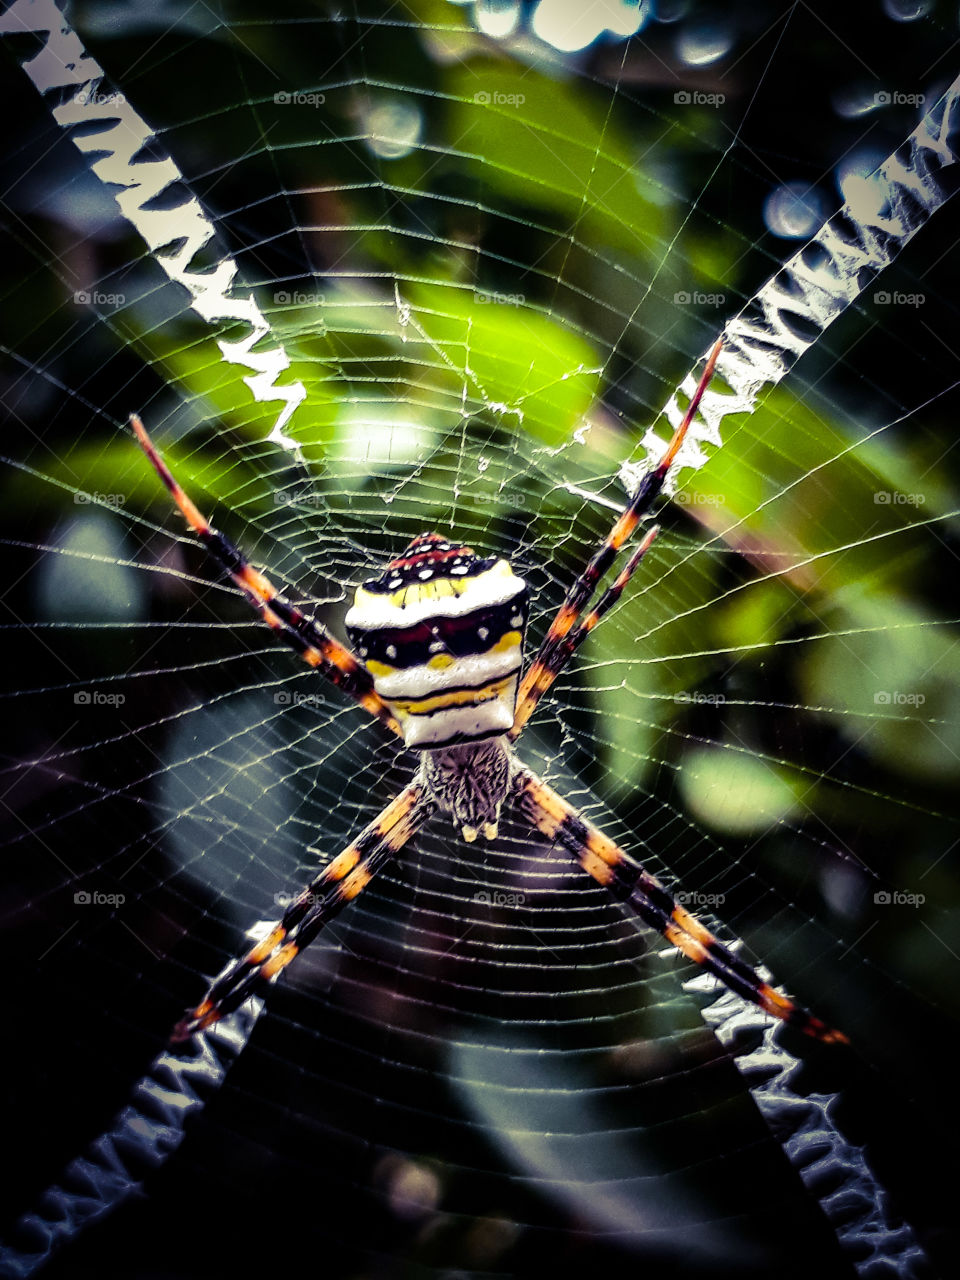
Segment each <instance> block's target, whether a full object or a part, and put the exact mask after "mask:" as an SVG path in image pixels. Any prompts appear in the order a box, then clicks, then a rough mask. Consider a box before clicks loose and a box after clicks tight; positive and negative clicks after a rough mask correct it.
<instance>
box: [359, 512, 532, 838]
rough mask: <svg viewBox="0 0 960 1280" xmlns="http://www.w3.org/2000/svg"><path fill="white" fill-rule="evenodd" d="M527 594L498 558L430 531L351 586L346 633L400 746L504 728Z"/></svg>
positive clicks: (448, 741) (435, 746) (432, 747)
mask: <svg viewBox="0 0 960 1280" xmlns="http://www.w3.org/2000/svg"><path fill="white" fill-rule="evenodd" d="M529 595H530V593H529V589H528V587H527V584H526V582H524V580H523V579H522V578H518V577H517V576H516V574H515V573H514V572H513V570H512V569H511V567H510V565H509V563H508V562H507V561H506V560H499V559H497V558H496V557H490V558H489V559H482V558H480V557H479V556H477V555H476V553H475V552H474V551H473V550H472V549H471V548H470V547H461V546H456V545H454V544H453V543H450V542H448V541H447V540H446V539H445V538H443V537H442V536H441V535H440V534H438V533H422V534H420V535H419V537H417V538H415V539H414V540H413V542H411V543H410V545H409V547H407V549H406V551H404V553H403V555H402V556H400V557H399V558H398V559H396V560H391V561H390V563H389V564H388V565H387V567H386V568H385V569H384V571H383V573H382V574H381V576H380V577H379V578H371V579H369V580H368V581H367V582H364V584H363V585H362V586H361V587H360V588H358V590H357V596H356V602H355V604H354V606H353V608H352V609H351V610H350V612H349V613H348V614H347V617H346V628H347V635H348V636H349V637H350V640H351V642H352V644H353V645H354V647H355V649H356V652H357V654H358V656H359V657H360V659H361V660H362V662H363V664H364V666H365V667H366V668H367V670H368V671H369V672H370V674H371V676H372V677H373V686H374V688H375V689H376V691H377V693H378V694H380V696H381V697H382V698H383V700H384V702H385V703H386V704H387V706H388V707H389V708H390V710H391V711H392V712H393V714H394V715H395V716H396V718H397V721H398V723H399V724H400V728H401V731H402V733H403V740H404V742H405V743H406V745H407V746H408V747H415V748H417V749H419V750H426V751H436V750H439V749H440V748H444V747H450V746H453V745H455V744H458V743H470V742H479V741H481V740H483V739H485V738H492V737H496V736H498V735H500V734H504V733H506V732H507V730H508V729H510V728H511V726H512V725H513V718H514V709H515V707H516V701H517V681H518V679H519V675H520V665H521V662H522V660H523V638H524V632H525V631H526V625H527V610H528V604H529ZM443 807H444V808H446V807H447V806H446V805H444V806H443ZM482 820H483V821H485V820H486V819H482ZM468 825H471V826H472V825H475V824H473V823H470V824H468Z"/></svg>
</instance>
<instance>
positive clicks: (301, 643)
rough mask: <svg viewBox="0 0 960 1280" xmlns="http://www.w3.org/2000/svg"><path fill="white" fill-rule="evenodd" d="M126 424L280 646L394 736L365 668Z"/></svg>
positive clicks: (139, 429) (139, 428) (134, 420)
mask: <svg viewBox="0 0 960 1280" xmlns="http://www.w3.org/2000/svg"><path fill="white" fill-rule="evenodd" d="M130 425H131V427H132V428H133V433H134V435H135V436H136V438H137V440H138V442H139V444H140V447H141V448H142V449H143V451H144V453H145V454H146V455H147V457H148V458H149V460H150V462H151V463H152V464H153V467H154V470H155V471H156V473H157V475H158V476H159V477H160V479H161V480H162V481H163V483H164V484H165V485H166V487H167V489H168V490H169V492H170V496H171V497H172V498H173V501H174V502H175V503H176V505H177V506H178V507H179V509H180V511H181V513H182V514H183V517H184V519H185V520H186V522H187V524H188V525H189V526H190V528H191V529H192V530H193V531H194V533H196V535H197V537H198V538H199V539H200V541H201V542H202V543H203V545H204V546H205V547H206V548H207V550H208V551H209V552H210V553H211V555H212V556H213V557H214V559H215V560H216V561H217V562H218V563H219V564H220V565H221V566H222V567H223V569H225V570H226V572H227V573H228V574H229V575H230V577H231V578H232V579H233V581H234V582H235V583H236V585H237V586H238V587H239V588H240V590H241V591H242V592H243V594H244V595H245V596H246V597H247V599H248V600H249V601H250V603H251V604H252V605H253V606H254V608H255V609H257V610H258V611H259V613H260V616H261V617H262V618H263V620H264V622H265V623H266V624H267V626H269V627H271V628H272V629H273V630H274V631H275V632H276V633H277V635H278V636H279V638H280V639H281V640H282V641H283V642H284V644H287V645H289V646H290V648H291V649H293V650H295V651H296V652H297V653H298V654H299V655H300V657H301V658H303V660H304V662H306V663H307V664H308V665H309V666H311V667H315V668H316V669H317V671H319V672H320V674H321V675H323V676H326V678H327V679H328V680H329V681H331V683H332V684H335V685H336V686H337V688H338V689H342V690H343V692H344V693H346V694H347V695H348V696H349V697H351V698H353V699H354V700H355V701H356V702H359V703H360V705H361V706H362V707H364V708H366V710H367V711H369V712H370V714H371V715H373V716H376V717H377V718H378V719H379V720H381V721H382V722H383V723H384V724H385V725H386V726H387V727H388V728H389V729H392V730H393V732H394V733H397V734H399V733H400V726H399V724H398V723H397V721H396V719H395V718H394V716H393V714H392V713H391V711H390V709H389V707H388V706H387V704H386V703H385V702H384V700H383V699H382V698H381V697H380V695H379V694H378V693H377V692H376V690H375V689H374V687H373V677H372V676H371V675H370V673H369V671H367V669H366V667H364V665H363V664H362V663H361V662H360V661H358V659H357V658H355V657H354V655H353V654H352V653H351V652H350V650H349V649H348V648H347V647H346V646H345V645H343V644H341V643H340V641H339V640H337V639H335V638H334V637H333V636H332V635H331V634H330V632H329V631H328V630H327V629H326V627H325V626H324V625H323V624H322V623H321V622H317V621H316V619H315V618H311V617H309V615H307V614H305V613H303V612H302V610H300V609H298V608H297V606H296V605H294V604H291V603H290V602H289V601H288V600H285V599H284V597H283V596H282V595H280V593H279V592H278V591H277V589H276V588H275V587H274V586H273V584H272V583H271V582H270V581H269V579H268V578H266V577H265V576H264V574H262V573H261V572H260V571H259V570H258V569H255V568H254V567H253V566H252V565H250V564H249V563H248V562H247V560H246V559H245V558H244V556H243V554H242V552H240V551H239V550H238V548H237V547H235V546H234V545H233V543H232V542H231V541H230V540H229V538H226V537H225V536H224V535H223V534H222V533H220V532H219V531H218V530H217V529H214V527H213V526H212V525H211V524H210V522H209V521H208V520H207V519H206V518H205V517H204V516H203V515H202V514H201V512H200V511H199V510H198V509H197V507H196V506H195V505H194V503H193V502H192V501H191V500H190V498H188V497H187V495H186V494H185V493H184V491H183V490H182V489H181V488H180V486H179V484H177V482H176V480H175V479H174V478H173V474H172V473H171V471H170V468H169V467H168V466H167V464H166V463H165V462H164V461H163V459H162V458H161V457H160V454H159V453H158V452H157V449H156V446H155V445H154V443H153V441H152V440H151V439H150V437H149V435H148V434H147V431H146V428H145V427H144V425H143V423H142V422H141V421H140V419H139V418H138V417H137V415H136V414H134V415H133V416H132V417H131V419H130Z"/></svg>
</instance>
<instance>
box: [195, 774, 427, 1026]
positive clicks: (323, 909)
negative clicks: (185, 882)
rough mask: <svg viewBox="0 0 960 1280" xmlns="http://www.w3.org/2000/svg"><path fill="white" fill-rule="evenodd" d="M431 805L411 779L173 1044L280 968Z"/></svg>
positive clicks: (228, 974)
mask: <svg viewBox="0 0 960 1280" xmlns="http://www.w3.org/2000/svg"><path fill="white" fill-rule="evenodd" d="M435 807H436V806H435V805H434V804H433V802H432V801H430V800H427V799H424V797H423V790H422V788H421V786H420V784H419V783H411V784H410V786H408V787H406V788H404V790H403V791H401V792H400V794H399V795H398V796H397V797H396V799H394V800H392V801H391V802H390V804H388V805H387V807H386V808H385V809H384V810H383V812H382V813H381V814H380V815H379V816H378V817H377V818H375V819H374V821H373V822H371V823H370V825H369V826H368V827H365V828H364V830H363V831H362V832H361V833H360V835H359V836H358V837H357V838H356V840H354V841H353V843H352V844H349V845H348V846H347V847H346V849H344V850H343V852H342V853H340V854H338V855H337V857H336V858H334V859H333V861H332V862H331V863H330V864H329V866H327V867H325V868H324V870H323V871H321V872H320V874H319V875H318V876H317V877H316V878H315V879H314V880H312V881H311V883H310V884H308V885H307V887H306V888H305V889H304V890H303V891H302V892H301V893H299V894H298V895H297V897H296V898H295V899H294V901H293V902H291V904H290V906H289V907H287V909H286V911H285V912H284V913H283V918H282V919H281V920H280V921H279V923H277V924H275V925H274V926H273V928H272V929H271V930H270V932H269V933H268V934H267V936H266V937H265V938H264V939H263V940H262V941H261V942H258V943H257V945H256V946H255V947H253V948H251V950H250V951H248V952H247V954H246V955H245V956H243V957H242V958H241V959H240V960H237V961H235V962H234V963H233V964H232V965H231V966H230V967H229V969H227V970H226V971H225V972H224V973H223V974H221V976H220V977H219V978H217V979H216V981H215V982H214V983H213V984H212V985H211V987H210V990H209V991H208V992H207V994H206V996H205V997H204V998H203V1000H202V1001H201V1002H200V1004H198V1005H197V1007H196V1008H195V1009H191V1010H188V1012H187V1013H186V1014H185V1015H184V1016H183V1017H182V1018H181V1019H180V1021H179V1022H178V1023H177V1025H176V1026H175V1027H174V1029H173V1032H172V1034H171V1036H170V1039H171V1041H172V1042H173V1043H178V1042H180V1041H183V1040H187V1039H189V1037H190V1036H192V1035H193V1034H194V1033H195V1032H197V1031H203V1030H204V1029H205V1028H207V1027H209V1026H212V1025H213V1023H215V1022H219V1021H220V1019H221V1018H224V1017H226V1015H227V1014H228V1013H232V1012H233V1011H234V1009H238V1008H239V1007H240V1005H241V1004H243V1002H244V1000H246V999H247V997H248V996H251V995H254V994H255V993H256V992H257V990H258V988H260V987H261V986H262V985H263V984H264V983H266V982H270V981H271V980H272V979H273V978H275V977H276V976H277V974H279V973H280V971H281V970H282V969H285V968H286V967H287V965H288V964H289V963H290V962H291V960H293V959H295V958H296V956H297V955H299V953H300V952H301V951H302V950H303V949H304V947H306V946H308V945H309V944H310V943H311V942H312V941H313V939H314V938H315V937H316V936H317V934H318V933H319V932H320V930H321V929H322V928H323V927H324V925H325V924H327V922H328V921H330V920H332V919H333V918H334V917H335V916H337V915H339V913H340V912H341V911H342V910H343V908H344V907H346V906H347V905H348V904H349V903H351V902H352V901H353V899H354V898H355V897H356V896H357V895H358V894H359V893H360V892H361V891H362V890H363V889H365V888H366V887H367V885H368V884H369V883H370V881H371V880H372V879H373V877H374V876H375V875H376V873H377V872H378V871H379V870H381V868H382V867H384V866H385V865H386V863H387V862H389V861H390V859H391V858H392V857H393V856H394V854H395V853H396V852H397V851H398V850H399V849H400V848H401V847H402V846H403V845H404V844H406V842H407V841H408V840H409V839H410V837H411V836H412V835H414V834H415V833H416V832H417V831H418V830H419V828H420V827H421V826H422V824H423V822H424V821H425V820H426V818H427V817H428V816H429V815H430V814H431V813H432V812H433V810H434V809H435Z"/></svg>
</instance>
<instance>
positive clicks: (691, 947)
mask: <svg viewBox="0 0 960 1280" xmlns="http://www.w3.org/2000/svg"><path fill="white" fill-rule="evenodd" d="M514 785H515V796H516V803H517V806H518V808H519V810H520V812H521V813H522V814H523V816H524V817H525V818H526V819H527V821H528V822H530V823H531V824H532V825H533V826H534V827H536V828H537V830H538V831H540V832H542V833H543V835H545V836H547V838H548V839H549V840H551V841H553V842H554V843H555V844H558V845H562V846H563V848H565V849H567V850H568V851H569V852H570V853H572V854H573V856H574V857H575V858H576V859H577V860H578V862H579V863H580V865H581V866H582V867H583V869H584V870H585V871H586V872H588V873H589V874H590V875H591V876H593V878H594V879H595V880H596V881H598V883H600V884H602V885H604V886H605V887H606V888H608V889H609V890H610V891H611V893H613V894H614V895H615V896H616V897H617V898H619V899H620V900H621V901H622V902H625V903H626V904H627V906H629V907H630V909H631V910H632V911H634V912H635V913H636V915H638V916H639V917H640V919H641V920H642V921H643V922H644V924H647V925H650V926H651V928H654V929H656V930H657V932H658V933H661V934H662V935H663V936H664V937H665V938H666V939H667V941H668V942H670V943H672V945H673V946H675V947H676V948H677V949H678V950H680V951H682V952H683V954H684V955H685V956H688V957H689V958H690V959H691V960H695V961H696V962H697V964H700V965H703V966H704V968H706V969H708V970H709V971H710V972H711V973H712V974H714V975H715V976H716V977H718V978H719V979H720V981H721V982H723V983H724V984H725V985H726V986H728V987H729V988H730V989H731V991H735V992H736V993H737V995H739V996H741V997H742V998H743V999H744V1000H748V1001H750V1003H752V1004H755V1005H758V1006H759V1007H760V1008H761V1009H763V1010H764V1012H766V1013H770V1014H773V1016H774V1017H776V1018H781V1019H782V1020H783V1021H784V1022H787V1023H789V1024H790V1026H791V1027H795V1028H796V1029H797V1030H798V1031H802V1032H804V1034H806V1035H808V1036H813V1037H815V1038H816V1039H817V1040H822V1041H824V1042H825V1043H827V1044H848V1043H849V1041H848V1039H847V1037H846V1036H845V1035H844V1034H843V1033H842V1032H841V1031H835V1030H833V1028H831V1027H828V1026H827V1025H826V1023H824V1022H821V1021H820V1019H819V1018H815V1017H814V1016H813V1014H811V1013H808V1012H807V1010H806V1009H803V1008H801V1006H800V1005H798V1004H795V1003H794V1001H793V1000H791V999H789V998H788V997H787V996H784V995H781V993H780V992H779V991H777V990H776V988H774V987H772V986H771V985H770V984H769V983H768V982H764V980H763V979H762V978H761V977H760V975H759V974H758V973H756V972H755V971H754V970H753V969H751V967H750V966H749V965H748V964H746V963H745V962H744V961H743V960H741V959H740V958H739V957H738V956H736V955H734V953H733V952H732V951H731V950H730V949H729V948H728V947H725V946H724V945H723V943H722V942H720V940H719V939H718V938H716V937H714V935H713V934H712V933H711V932H710V930H709V929H708V928H707V927H706V926H705V925H703V924H701V922H700V921H699V920H698V919H697V918H696V916H694V915H691V913H690V912H689V911H687V910H686V908H684V907H682V906H681V905H680V904H679V903H678V902H677V901H676V900H675V899H674V897H673V895H672V894H671V893H670V892H669V890H667V889H666V888H664V886H663V885H662V884H661V883H660V881H659V880H657V878H656V877H655V876H652V875H651V874H650V872H649V871H645V870H644V868H643V867H642V866H641V865H640V863H638V862H637V861H635V860H634V859H633V858H631V857H630V856H629V854H627V853H625V852H624V850H623V849H621V848H620V846H619V845H618V844H616V843H615V842H614V841H613V840H611V839H610V838H609V837H608V836H605V835H604V834H603V832H602V831H600V830H599V829H598V828H597V827H595V826H594V825H593V824H592V823H590V822H588V821H587V820H586V819H585V818H582V817H581V816H580V815H579V814H578V813H577V812H576V810H575V809H574V808H573V807H572V806H571V805H569V804H568V803H567V802H566V800H564V799H562V798H561V797H560V796H558V795H557V793H556V792H555V791H554V790H553V788H552V787H550V786H548V785H547V783H545V782H544V781H543V780H542V779H541V778H538V777H537V775H536V774H535V773H533V772H532V771H531V770H529V769H520V770H519V771H518V773H517V775H516V779H515V784H514Z"/></svg>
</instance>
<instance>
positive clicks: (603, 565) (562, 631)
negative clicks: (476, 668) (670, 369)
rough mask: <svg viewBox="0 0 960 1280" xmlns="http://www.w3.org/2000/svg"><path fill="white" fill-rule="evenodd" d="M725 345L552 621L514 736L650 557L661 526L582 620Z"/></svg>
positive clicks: (659, 483)
mask: <svg viewBox="0 0 960 1280" xmlns="http://www.w3.org/2000/svg"><path fill="white" fill-rule="evenodd" d="M722 346H723V339H722V338H718V339H717V341H716V342H715V343H714V345H713V348H712V349H711V351H710V355H709V356H708V357H707V363H706V367H705V368H704V371H703V374H702V375H701V378H700V381H699V383H698V384H697V389H696V391H695V392H694V394H693V398H692V399H691V401H690V404H689V405H688V406H687V411H686V413H685V414H684V416H683V421H682V422H681V423H680V425H679V427H677V429H676V431H675V432H674V434H673V438H672V439H671V441H670V443H669V444H668V445H667V448H666V451H665V453H664V455H663V457H662V458H661V459H660V461H659V462H658V463H657V465H656V466H655V467H654V468H653V470H652V471H648V472H647V474H646V475H645V476H644V478H643V480H642V482H641V484H640V487H639V488H638V489H637V492H636V493H635V494H634V496H633V497H632V498H631V500H630V502H629V504H628V505H627V507H626V509H625V510H624V512H623V513H622V515H621V516H620V517H619V518H618V519H617V521H616V523H615V524H614V526H613V528H612V529H611V530H610V532H609V533H608V534H607V537H606V539H605V541H604V543H603V545H602V546H601V547H600V550H599V551H597V553H596V554H595V555H594V556H593V558H592V559H591V561H590V563H589V564H588V565H587V567H586V569H584V571H583V573H581V574H580V576H579V578H577V580H576V582H574V584H573V586H572V587H571V588H570V590H569V591H568V592H567V596H566V599H565V600H564V602H563V604H562V605H561V606H560V608H559V609H558V610H557V615H556V617H555V618H554V619H553V622H551V624H550V628H549V630H548V631H547V634H546V635H545V636H544V638H543V643H542V644H541V645H540V648H539V650H538V651H537V653H536V656H535V657H534V659H533V662H532V663H531V665H530V669H529V670H528V671H527V673H526V674H525V676H524V677H523V680H522V681H521V683H520V689H519V691H518V693H517V708H516V713H515V715H514V721H513V727H512V728H511V730H510V733H509V737H510V739H511V740H515V739H516V738H517V737H519V735H520V733H521V732H522V730H523V727H524V725H525V724H526V723H527V721H528V720H529V719H530V716H531V714H532V713H533V710H534V708H535V707H536V705H537V703H538V702H539V701H540V699H541V698H542V697H543V695H544V694H545V693H546V692H547V690H548V689H549V688H550V686H551V685H552V684H553V682H554V680H556V678H557V676H558V675H559V674H560V672H561V671H562V670H563V668H564V667H565V666H566V665H567V663H568V662H569V661H570V658H571V657H572V655H573V654H574V652H575V651H576V650H577V648H578V647H579V645H580V644H581V643H582V642H583V640H584V639H586V637H587V636H588V635H589V634H590V632H591V631H592V630H593V628H594V627H595V626H596V625H597V623H598V622H599V621H600V619H601V618H602V617H603V615H604V614H605V613H606V612H607V610H608V609H609V608H610V607H611V605H613V604H615V603H616V601H617V600H618V599H619V597H620V594H621V592H622V591H623V589H624V587H625V586H626V585H627V583H628V582H629V581H630V578H631V577H632V575H633V573H634V570H635V569H636V568H637V566H638V565H639V563H640V561H641V560H642V559H643V557H644V556H645V555H646V553H647V551H648V550H649V548H650V545H651V543H652V542H653V540H654V538H655V537H656V535H657V530H656V528H653V529H651V530H650V531H649V532H648V533H647V535H646V536H645V537H644V539H643V541H642V542H641V544H640V546H639V547H638V548H637V550H636V551H635V552H634V554H633V555H632V556H631V557H630V560H629V561H628V563H627V565H626V566H625V568H624V569H623V570H622V572H621V573H620V575H619V576H618V578H617V579H616V581H615V582H614V583H613V585H612V586H611V587H610V588H608V590H607V591H606V592H605V593H604V595H603V596H602V597H601V599H600V602H599V604H598V605H597V606H596V608H595V609H594V610H593V612H592V613H590V614H588V616H587V617H586V618H585V619H584V620H583V621H582V622H580V623H579V625H578V620H579V618H580V615H581V613H582V612H583V610H584V609H585V608H586V607H587V605H588V604H589V603H590V600H591V599H592V598H593V596H594V593H595V592H596V590H597V587H598V586H599V585H600V581H601V579H602V578H603V577H604V575H605V574H606V573H607V571H608V570H609V569H610V567H611V565H612V564H613V562H614V560H615V559H616V558H617V555H618V554H619V552H620V549H621V548H622V547H623V545H624V543H625V542H626V541H627V540H628V539H629V538H630V537H632V536H633V534H634V532H635V531H636V528H637V525H638V524H639V523H640V521H641V520H642V519H643V517H644V516H645V515H646V513H647V512H648V511H649V510H650V507H651V506H652V505H653V503H654V502H655V501H656V498H657V496H658V494H659V493H660V492H661V490H662V489H663V486H664V482H665V481H666V478H667V475H668V473H669V471H670V468H671V466H672V465H673V462H674V459H675V458H676V456H677V453H678V452H679V450H680V446H681V445H682V444H683V441H684V438H685V436H686V434H687V430H688V428H689V426H690V423H691V422H692V421H693V417H694V414H695V413H696V412H697V409H698V407H699V405H700V401H701V399H702V398H703V393H704V392H705V391H706V389H707V387H708V386H709V384H710V379H711V378H712V377H713V371H714V368H715V366H716V363H717V357H718V356H719V355H720V349H721V347H722Z"/></svg>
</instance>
